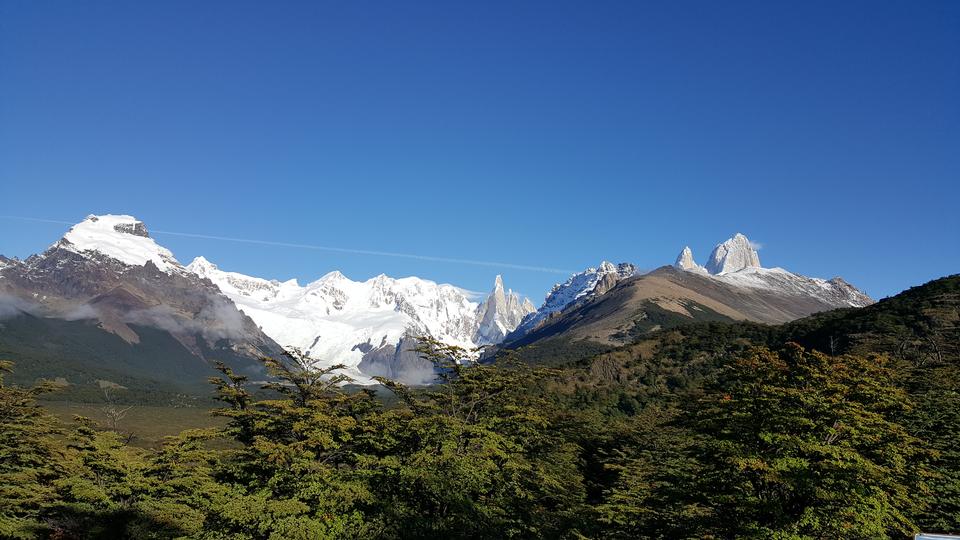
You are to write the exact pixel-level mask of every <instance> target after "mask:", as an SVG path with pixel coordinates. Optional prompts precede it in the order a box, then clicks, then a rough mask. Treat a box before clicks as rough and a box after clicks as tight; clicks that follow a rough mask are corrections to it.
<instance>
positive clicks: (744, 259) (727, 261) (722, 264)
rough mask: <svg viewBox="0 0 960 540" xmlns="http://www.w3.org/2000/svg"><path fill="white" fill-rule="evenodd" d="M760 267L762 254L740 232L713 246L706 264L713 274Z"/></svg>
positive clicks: (708, 270)
mask: <svg viewBox="0 0 960 540" xmlns="http://www.w3.org/2000/svg"><path fill="white" fill-rule="evenodd" d="M691 257H692V256H691ZM759 267H760V255H759V254H758V253H757V250H756V249H754V248H753V245H752V244H751V243H750V240H749V239H747V237H746V236H744V235H742V234H740V233H737V234H735V235H734V236H733V238H731V239H729V240H727V241H726V242H723V243H721V244H718V245H717V247H715V248H713V252H712V253H710V260H709V261H708V262H707V264H706V270H707V272H709V273H711V274H725V273H728V272H737V271H740V270H743V269H744V268H759Z"/></svg>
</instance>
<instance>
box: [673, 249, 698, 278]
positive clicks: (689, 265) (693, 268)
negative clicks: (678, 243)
mask: <svg viewBox="0 0 960 540" xmlns="http://www.w3.org/2000/svg"><path fill="white" fill-rule="evenodd" d="M673 266H675V267H677V268H679V269H680V270H687V271H690V272H706V270H705V269H704V268H703V267H702V266H700V265H699V264H697V261H695V260H693V251H691V250H690V246H686V247H684V248H683V251H681V252H680V255H677V261H676V262H675V263H673Z"/></svg>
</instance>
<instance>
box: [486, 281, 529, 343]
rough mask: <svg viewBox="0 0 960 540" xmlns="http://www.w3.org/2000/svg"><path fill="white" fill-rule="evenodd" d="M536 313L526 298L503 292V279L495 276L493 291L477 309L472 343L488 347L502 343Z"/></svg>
mask: <svg viewBox="0 0 960 540" xmlns="http://www.w3.org/2000/svg"><path fill="white" fill-rule="evenodd" d="M535 311H536V308H535V307H534V306H533V304H532V303H531V302H530V300H529V299H528V298H524V299H523V300H521V299H520V295H518V294H516V293H515V292H513V291H512V290H509V291H506V292H504V288H503V277H502V276H499V275H498V276H497V277H496V279H495V280H494V282H493V291H492V292H491V293H490V295H489V296H487V298H486V300H484V301H483V303H481V304H480V305H479V306H478V307H477V322H478V324H477V330H476V332H475V333H474V336H473V341H474V342H475V343H477V344H478V345H490V344H494V343H499V342H501V341H503V338H504V337H506V335H507V334H509V333H510V332H511V331H513V330H514V329H515V328H516V327H517V326H518V325H519V324H520V322H521V321H522V320H523V318H524V317H526V316H527V315H529V314H530V313H533V312H535Z"/></svg>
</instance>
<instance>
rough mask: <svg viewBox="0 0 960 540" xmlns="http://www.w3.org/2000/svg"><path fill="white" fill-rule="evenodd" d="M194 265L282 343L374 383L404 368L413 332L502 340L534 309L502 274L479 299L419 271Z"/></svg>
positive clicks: (457, 340) (467, 340) (464, 341)
mask: <svg viewBox="0 0 960 540" xmlns="http://www.w3.org/2000/svg"><path fill="white" fill-rule="evenodd" d="M187 269H188V270H189V271H191V272H193V273H195V274H197V275H198V276H200V277H204V278H207V279H209V280H210V281H212V282H213V283H214V284H215V285H217V286H218V287H219V288H220V290H221V291H222V292H223V293H224V294H226V295H227V296H228V297H229V298H230V299H231V300H233V301H234V302H235V303H236V304H237V306H238V307H239V308H240V309H241V310H242V311H243V312H244V313H246V314H247V315H248V316H250V318H251V319H253V320H254V322H256V323H257V324H258V325H259V326H260V327H261V328H262V329H263V331H264V332H265V333H266V334H267V335H268V336H270V337H271V338H273V339H274V340H275V341H277V342H278V343H279V344H280V345H282V346H285V347H298V348H300V349H301V350H303V351H304V352H306V353H307V354H309V355H310V356H311V357H312V358H314V359H315V360H316V361H317V363H318V365H333V364H345V365H347V366H348V369H347V374H349V375H350V376H351V377H353V378H354V380H355V381H356V382H358V383H369V382H370V376H372V375H377V374H382V372H381V371H378V370H382V369H387V368H389V370H390V373H391V374H392V376H397V373H399V372H402V371H403V368H402V364H404V362H410V360H409V359H408V360H403V358H405V357H406V356H410V353H409V351H408V349H409V347H410V344H409V343H407V344H406V345H403V343H404V342H405V340H409V338H411V337H415V336H421V335H428V336H431V337H434V338H436V339H438V340H440V341H442V342H444V343H447V344H450V345H458V346H461V347H465V348H473V347H477V346H481V345H488V344H494V343H499V342H500V341H502V339H503V337H504V336H505V335H506V334H507V333H509V332H510V331H512V330H513V329H514V328H516V326H517V325H518V324H519V323H520V320H521V319H522V318H523V317H524V315H526V314H528V313H530V312H532V311H533V306H532V305H531V304H530V302H529V301H528V300H525V299H521V298H520V296H519V295H517V294H515V293H514V292H513V291H510V290H509V289H506V290H505V288H504V285H503V279H502V278H501V277H500V276H497V278H496V280H495V281H494V287H493V291H492V292H491V293H490V295H489V296H488V297H487V299H486V300H485V301H484V302H483V303H481V304H479V305H478V304H477V303H476V302H473V301H471V300H470V296H471V293H469V292H467V291H465V290H463V289H460V288H458V287H455V286H453V285H447V284H438V283H435V282H433V281H429V280H425V279H420V278H417V277H405V278H399V279H394V278H391V277H389V276H386V275H383V274H381V275H378V276H375V277H373V278H370V279H368V280H366V281H353V280H351V279H349V278H348V277H346V276H344V275H343V274H342V273H340V272H337V271H334V272H329V273H327V274H325V275H324V276H323V277H321V278H320V279H318V280H316V281H313V282H311V283H309V284H307V285H305V286H300V285H298V284H297V282H296V280H292V279H291V280H289V281H285V282H279V281H276V280H267V279H262V278H257V277H252V276H247V275H244V274H240V273H237V272H226V271H223V270H220V269H219V268H217V267H216V265H214V264H212V263H210V262H209V261H207V260H206V259H203V258H197V259H196V260H194V261H193V262H192V263H190V265H188V266H187ZM413 356H414V357H415V356H416V355H413ZM414 360H415V359H414ZM414 363H415V362H414ZM385 365H386V367H385ZM407 367H409V366H407ZM431 369H432V368H431ZM431 373H432V372H431Z"/></svg>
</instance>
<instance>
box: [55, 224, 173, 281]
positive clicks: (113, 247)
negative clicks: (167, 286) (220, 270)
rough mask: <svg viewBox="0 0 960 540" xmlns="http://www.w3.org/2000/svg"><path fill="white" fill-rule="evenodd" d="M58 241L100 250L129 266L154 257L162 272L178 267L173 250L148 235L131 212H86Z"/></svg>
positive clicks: (73, 247) (78, 249)
mask: <svg viewBox="0 0 960 540" xmlns="http://www.w3.org/2000/svg"><path fill="white" fill-rule="evenodd" d="M58 245H59V247H61V248H63V249H68V250H71V251H74V252H76V253H80V254H84V253H89V252H96V253H100V254H102V255H105V256H107V257H110V258H112V259H116V260H118V261H120V262H122V263H124V264H128V265H131V266H143V265H144V264H146V263H147V261H153V264H155V265H157V268H159V269H160V270H162V271H164V272H170V271H171V270H173V269H179V268H180V263H179V262H177V260H176V259H175V258H174V257H173V253H171V252H170V250H168V249H167V248H165V247H162V246H160V245H158V244H157V243H156V242H154V241H153V238H150V237H149V236H147V233H146V228H145V227H144V225H143V222H141V221H139V220H137V218H135V217H133V216H123V215H110V214H107V215H104V216H93V215H91V216H87V219H85V220H83V221H82V222H80V223H78V224H76V225H74V226H73V227H72V228H71V229H70V230H69V231H67V234H66V235H64V237H63V240H61V241H60V242H59V243H58Z"/></svg>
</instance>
